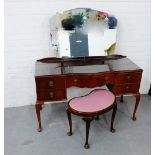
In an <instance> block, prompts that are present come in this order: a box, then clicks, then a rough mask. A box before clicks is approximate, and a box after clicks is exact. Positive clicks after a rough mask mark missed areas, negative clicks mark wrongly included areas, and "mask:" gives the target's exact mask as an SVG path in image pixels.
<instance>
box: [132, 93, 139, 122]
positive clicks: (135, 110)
mask: <svg viewBox="0 0 155 155" xmlns="http://www.w3.org/2000/svg"><path fill="white" fill-rule="evenodd" d="M134 96H135V98H136V103H135V108H134V112H133V117H132V120H133V121H136V116H135V115H136V112H137V108H138V105H139V103H140V93H138V94H135V95H134Z"/></svg>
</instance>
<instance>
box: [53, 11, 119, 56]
mask: <svg viewBox="0 0 155 155" xmlns="http://www.w3.org/2000/svg"><path fill="white" fill-rule="evenodd" d="M50 28H51V40H52V45H53V47H54V51H55V55H56V56H57V57H64V56H67V57H81V56H83V57H85V56H105V55H112V54H114V52H115V46H116V32H117V19H116V18H115V17H114V16H113V15H111V14H108V13H106V12H103V11H98V10H93V9H89V8H76V9H71V10H67V11H64V12H60V13H56V15H54V16H53V17H52V18H51V27H50Z"/></svg>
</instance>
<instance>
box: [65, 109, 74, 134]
mask: <svg viewBox="0 0 155 155" xmlns="http://www.w3.org/2000/svg"><path fill="white" fill-rule="evenodd" d="M66 111H67V117H68V122H69V128H70V131H69V132H68V133H67V135H68V136H71V135H72V134H73V132H72V118H71V112H70V111H69V110H68V109H67V110H66Z"/></svg>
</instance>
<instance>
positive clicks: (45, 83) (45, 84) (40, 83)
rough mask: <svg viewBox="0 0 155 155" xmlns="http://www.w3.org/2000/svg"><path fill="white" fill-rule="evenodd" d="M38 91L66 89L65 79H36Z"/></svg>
mask: <svg viewBox="0 0 155 155" xmlns="http://www.w3.org/2000/svg"><path fill="white" fill-rule="evenodd" d="M36 86H37V89H38V90H42V91H43V90H47V89H65V77H61V76H59V77H41V78H36Z"/></svg>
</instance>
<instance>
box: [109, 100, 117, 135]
mask: <svg viewBox="0 0 155 155" xmlns="http://www.w3.org/2000/svg"><path fill="white" fill-rule="evenodd" d="M116 111H117V103H116V104H115V106H114V108H113V112H112V117H111V127H110V131H111V132H113V133H114V132H115V129H114V127H113V124H114V119H115V116H116Z"/></svg>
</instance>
